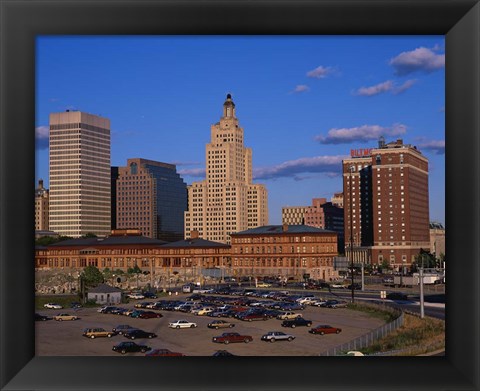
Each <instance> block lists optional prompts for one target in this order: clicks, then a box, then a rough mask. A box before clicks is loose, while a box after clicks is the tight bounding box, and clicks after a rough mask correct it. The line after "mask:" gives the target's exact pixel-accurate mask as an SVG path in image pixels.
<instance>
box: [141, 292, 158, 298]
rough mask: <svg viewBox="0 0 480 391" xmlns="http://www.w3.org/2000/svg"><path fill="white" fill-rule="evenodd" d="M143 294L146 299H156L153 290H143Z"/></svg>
mask: <svg viewBox="0 0 480 391" xmlns="http://www.w3.org/2000/svg"><path fill="white" fill-rule="evenodd" d="M143 296H144V297H145V298H147V299H156V298H157V295H156V294H155V293H153V292H143Z"/></svg>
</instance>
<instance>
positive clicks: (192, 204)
mask: <svg viewBox="0 0 480 391" xmlns="http://www.w3.org/2000/svg"><path fill="white" fill-rule="evenodd" d="M267 223H268V200H267V189H266V188H265V186H264V185H260V184H254V183H252V150H251V148H246V147H245V146H244V133H243V129H242V128H241V127H240V126H239V122H238V119H237V116H236V111H235V104H234V102H233V100H232V97H231V95H230V94H228V95H227V99H226V101H225V103H224V104H223V115H222V117H221V118H220V122H217V123H216V124H214V125H212V126H211V140H210V143H208V144H207V146H206V179H205V180H204V181H201V182H194V183H192V184H191V185H190V186H188V211H186V212H185V238H186V239H188V238H190V237H191V234H190V233H191V232H192V231H198V233H199V237H201V238H203V239H206V240H211V241H215V242H221V243H230V234H231V233H234V232H238V231H243V230H246V229H249V228H254V227H257V226H261V225H265V224H267Z"/></svg>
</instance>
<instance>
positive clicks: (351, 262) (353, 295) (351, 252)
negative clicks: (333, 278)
mask: <svg viewBox="0 0 480 391" xmlns="http://www.w3.org/2000/svg"><path fill="white" fill-rule="evenodd" d="M349 168H350V176H349V179H350V268H351V277H352V285H351V288H352V303H353V302H355V294H354V291H355V290H354V285H353V284H354V277H353V200H352V198H353V197H352V190H353V189H352V177H353V170H354V169H355V166H354V165H353V164H351V165H350V167H349Z"/></svg>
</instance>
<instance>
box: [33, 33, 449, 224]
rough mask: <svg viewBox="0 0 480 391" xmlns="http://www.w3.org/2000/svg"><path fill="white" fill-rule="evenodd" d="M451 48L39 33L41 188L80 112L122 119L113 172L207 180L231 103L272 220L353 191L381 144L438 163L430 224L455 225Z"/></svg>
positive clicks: (427, 41) (391, 40)
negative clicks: (60, 127) (149, 168)
mask: <svg viewBox="0 0 480 391" xmlns="http://www.w3.org/2000/svg"><path fill="white" fill-rule="evenodd" d="M443 48H444V37H443V36H418V37H415V36H409V37H401V36H396V37H388V36H382V37H362V36H355V37H334V36H322V37H311V36H308V37H301V36H300V37H297V36H295V37H285V36H279V37H269V36H266V37H222V36H216V37H188V36H185V37H167V36H160V37H74V38H72V37H39V38H38V39H37V53H36V54H37V57H36V59H37V75H36V76H37V96H36V101H37V113H36V141H37V148H36V178H35V179H36V181H38V179H43V180H44V183H45V187H47V188H48V187H49V185H48V183H49V178H48V115H49V114H50V113H51V112H61V111H65V110H67V109H69V110H80V111H83V112H89V113H92V114H96V115H101V116H104V117H106V118H108V119H109V120H110V121H111V129H112V154H111V165H112V166H121V165H122V164H123V162H124V161H126V160H127V159H128V158H135V157H138V158H145V159H152V160H157V161H162V162H166V163H171V164H176V165H177V170H178V172H179V173H180V175H181V176H182V178H183V179H184V180H185V182H186V183H187V184H189V185H190V184H192V183H193V182H194V181H198V180H202V179H204V178H205V144H206V143H207V142H208V139H209V137H210V126H211V125H212V124H213V123H214V122H216V121H217V119H218V118H219V117H220V115H221V105H222V103H223V101H224V99H225V96H226V94H227V93H231V94H232V98H233V100H234V101H235V103H236V107H237V117H238V119H239V122H240V126H241V127H243V128H244V132H245V146H246V147H250V148H252V150H253V157H252V161H253V176H254V183H264V184H265V185H266V187H267V190H268V194H269V197H268V198H269V199H268V202H269V212H270V221H269V223H270V224H280V223H281V208H282V207H283V206H299V205H309V204H310V202H311V199H313V198H319V197H325V198H327V199H330V198H331V197H332V196H333V194H334V193H336V192H340V191H342V160H343V159H344V158H348V157H349V156H350V150H351V149H358V148H372V147H376V145H377V141H378V138H379V137H380V136H382V135H383V136H384V137H385V139H386V141H387V142H390V141H394V140H396V139H397V138H401V139H403V140H404V141H405V143H408V144H413V145H416V146H417V147H418V149H419V150H420V151H421V152H422V153H423V154H424V155H425V156H426V157H427V158H428V160H429V165H430V180H429V186H430V189H429V190H430V220H432V221H439V222H441V223H443V224H444V223H445V155H444V151H445V140H444V139H445V130H444V129H445V118H444V117H445V115H444V104H445V72H444V66H445V54H444V49H443ZM45 140H47V141H46V143H45Z"/></svg>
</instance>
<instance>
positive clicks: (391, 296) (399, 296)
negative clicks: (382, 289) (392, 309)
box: [387, 292, 408, 300]
mask: <svg viewBox="0 0 480 391" xmlns="http://www.w3.org/2000/svg"><path fill="white" fill-rule="evenodd" d="M387 299H389V300H408V297H407V295H406V294H405V293H402V292H391V293H389V294H387Z"/></svg>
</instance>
